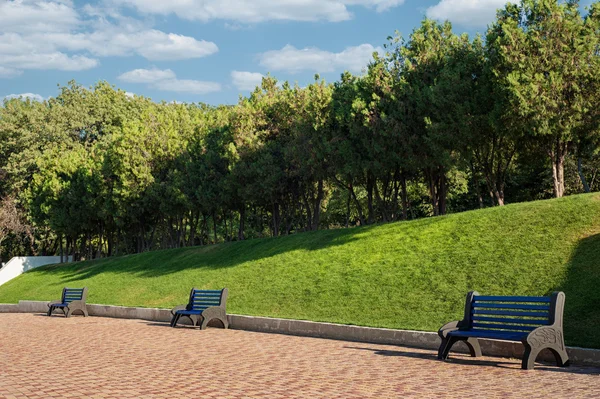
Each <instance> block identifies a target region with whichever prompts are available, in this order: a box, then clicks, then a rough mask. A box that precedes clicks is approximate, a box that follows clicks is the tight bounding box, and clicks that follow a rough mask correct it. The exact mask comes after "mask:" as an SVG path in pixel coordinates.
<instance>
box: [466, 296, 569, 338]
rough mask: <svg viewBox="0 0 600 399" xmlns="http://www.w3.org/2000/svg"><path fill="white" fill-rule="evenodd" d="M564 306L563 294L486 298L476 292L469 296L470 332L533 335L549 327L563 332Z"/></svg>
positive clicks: (468, 315) (467, 309)
mask: <svg viewBox="0 0 600 399" xmlns="http://www.w3.org/2000/svg"><path fill="white" fill-rule="evenodd" d="M564 303H565V294H564V293H563V292H554V293H553V294H552V295H551V296H549V297H538V296H484V295H479V293H477V292H475V291H473V292H469V294H467V303H466V306H465V320H467V321H468V326H469V327H468V329H470V330H485V331H498V332H502V331H507V332H508V331H510V332H531V331H533V330H535V329H536V328H538V327H541V326H549V325H556V326H558V327H560V328H561V329H562V318H563V309H564Z"/></svg>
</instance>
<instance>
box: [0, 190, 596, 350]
mask: <svg viewBox="0 0 600 399" xmlns="http://www.w3.org/2000/svg"><path fill="white" fill-rule="evenodd" d="M84 285H85V286H88V287H89V289H90V292H89V298H88V302H89V303H101V304H110V305H124V306H142V307H164V308H170V307H172V306H173V305H177V304H181V303H184V302H185V301H186V300H187V295H188V292H189V289H190V288H191V287H192V286H195V287H198V288H210V289H218V288H222V287H228V288H229V290H230V297H229V302H228V312H230V313H237V314H245V315H254V316H265V317H279V318H293V319H300V320H313V321H324V322H333V323H342V324H354V325H361V326H371V327H386V328H399V329H410V330H421V331H436V330H437V329H438V328H439V327H440V326H441V325H442V324H443V323H445V322H448V321H451V320H456V319H460V318H461V317H462V311H463V307H464V297H465V294H466V292H467V291H470V290H477V291H479V292H480V293H482V294H489V295H546V294H548V293H550V292H552V291H554V290H563V291H565V293H566V296H567V300H566V310H565V337H566V342H567V344H568V345H573V346H582V347H590V348H600V331H599V330H598V326H599V325H600V307H599V306H598V304H599V303H600V289H599V288H598V287H600V195H599V194H587V195H578V196H571V197H567V198H562V199H555V200H546V201H537V202H529V203H521V204H513V205H508V206H505V207H498V208H490V209H484V210H478V211H470V212H464V213H459V214H454V215H449V216H444V217H437V218H428V219H421V220H416V221H410V222H398V223H390V224H385V225H377V226H368V227H361V228H353V229H340V230H327V231H318V232H310V233H302V234H296V235H293V236H288V237H278V238H268V239H257V240H248V241H244V242H235V243H227V244H221V245H214V246H206V247H193V248H182V249H173V250H164V251H156V252H148V253H143V254H137V255H128V256H122V257H115V258H110V259H101V260H95V261H88V262H80V263H74V264H68V265H52V266H46V267H42V268H38V269H34V270H32V271H30V272H27V273H25V274H23V275H22V276H20V277H18V278H16V279H14V280H12V281H10V282H8V283H6V284H5V285H3V286H0V303H16V302H17V301H18V300H21V299H29V300H52V299H56V298H58V296H60V290H61V289H62V287H63V286H70V287H80V286H84Z"/></svg>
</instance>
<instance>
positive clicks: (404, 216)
mask: <svg viewBox="0 0 600 399" xmlns="http://www.w3.org/2000/svg"><path fill="white" fill-rule="evenodd" d="M401 179H402V220H408V192H407V190H406V175H404V173H403V174H402V176H401Z"/></svg>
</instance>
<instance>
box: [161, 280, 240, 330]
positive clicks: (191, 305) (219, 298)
mask: <svg viewBox="0 0 600 399" xmlns="http://www.w3.org/2000/svg"><path fill="white" fill-rule="evenodd" d="M227 295H228V290H227V288H223V289H222V290H198V289H196V288H192V290H191V291H190V298H189V301H188V303H187V305H180V306H176V307H174V308H173V309H172V310H171V314H172V315H173V318H172V319H171V327H175V326H177V323H178V322H179V319H181V317H187V318H189V319H190V320H191V321H192V325H194V326H199V327H200V329H201V330H204V329H206V327H207V325H208V323H209V322H210V321H211V320H214V319H217V320H220V321H221V324H223V328H228V327H229V323H228V322H227V314H226V313H225V307H226V304H227Z"/></svg>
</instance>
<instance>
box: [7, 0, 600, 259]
mask: <svg viewBox="0 0 600 399" xmlns="http://www.w3.org/2000/svg"><path fill="white" fill-rule="evenodd" d="M599 140H600V3H599V2H595V3H593V4H592V5H591V6H590V7H589V8H588V10H587V12H586V13H585V15H582V14H581V12H580V9H579V4H578V2H577V1H566V2H559V1H557V0H522V1H521V2H520V3H519V4H507V5H506V7H505V8H504V9H502V10H499V12H498V14H497V19H496V20H495V22H494V23H492V24H491V25H490V26H489V28H488V30H487V33H486V36H485V38H483V37H480V36H477V37H474V38H470V37H469V36H468V35H466V34H463V35H457V34H455V33H454V32H453V30H452V26H451V24H450V23H449V22H446V23H438V22H436V21H432V20H428V19H425V20H424V21H423V22H422V24H421V25H420V26H419V27H418V28H416V29H415V30H414V31H413V32H412V34H411V35H410V36H409V37H407V38H403V37H401V36H400V35H398V34H396V35H395V36H392V37H389V38H388V43H387V44H386V46H385V53H384V54H377V53H375V54H374V55H373V60H372V61H371V63H370V64H369V66H368V67H367V68H366V70H365V71H364V73H363V74H361V75H360V76H355V75H352V74H350V73H347V72H346V73H344V74H342V75H341V77H340V79H339V80H338V81H336V82H334V83H333V84H328V83H326V82H325V81H323V80H322V79H321V78H320V77H319V76H316V77H315V80H314V82H313V83H312V84H309V85H308V86H306V87H300V86H298V85H291V84H289V83H288V82H283V83H281V82H278V81H277V80H276V79H275V78H274V77H272V76H268V77H265V78H264V79H263V81H262V84H261V85H260V87H257V88H256V89H255V90H254V91H253V92H252V93H251V94H250V95H249V96H248V97H241V98H240V100H239V102H238V103H237V104H236V105H232V106H225V105H224V106H209V105H206V104H175V103H164V102H163V103H155V102H153V101H151V100H150V99H149V98H146V97H143V96H134V97H131V96H128V95H126V93H125V92H124V91H122V90H118V89H116V88H115V87H113V86H111V85H110V84H108V83H106V82H99V83H97V84H96V85H95V86H93V87H91V88H84V87H82V86H81V85H78V84H77V83H75V82H70V83H69V84H68V85H67V86H64V87H61V88H60V94H59V95H57V96H56V97H53V98H50V99H48V100H45V101H43V102H36V101H29V100H22V99H10V100H5V101H4V103H3V105H2V106H1V107H0V178H1V180H0V196H2V198H3V199H2V202H1V205H0V255H1V256H2V257H3V258H4V259H5V258H7V257H8V256H12V255H14V254H24V253H32V254H40V255H42V254H44V255H45V254H64V255H67V254H70V255H74V256H75V258H77V259H92V258H96V257H104V256H112V255H119V254H127V253H136V252H142V251H148V250H156V249H161V248H176V247H182V246H192V245H206V244H211V243H216V242H223V241H233V240H244V239H247V238H254V237H265V236H281V235H288V234H292V233H295V232H300V231H311V230H317V229H323V228H337V227H350V226H356V225H369V224H373V223H378V222H390V221H397V220H408V219H415V218H421V217H427V216H437V215H444V214H446V213H448V212H459V211H464V210H469V209H476V208H483V207H487V206H502V205H504V204H505V203H507V202H516V201H526V200H534V199H541V198H548V197H552V196H553V197H562V196H563V195H566V194H570V193H579V192H586V191H587V192H589V191H591V190H598V189H600V176H599V172H600V153H599V148H600V146H599Z"/></svg>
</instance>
